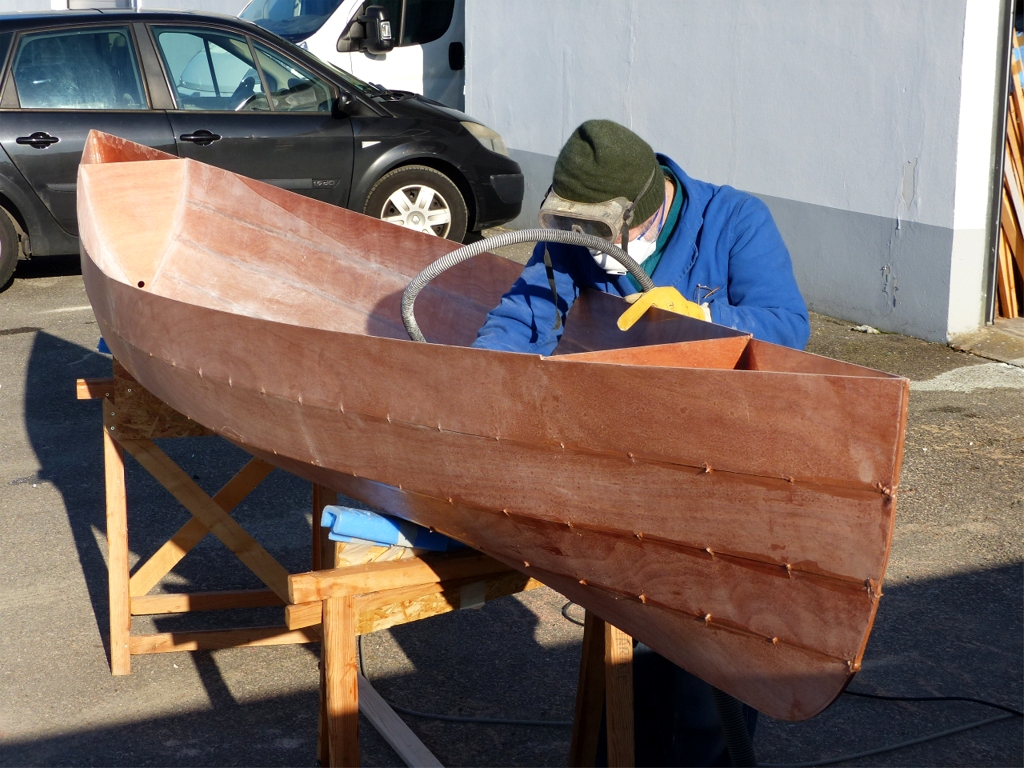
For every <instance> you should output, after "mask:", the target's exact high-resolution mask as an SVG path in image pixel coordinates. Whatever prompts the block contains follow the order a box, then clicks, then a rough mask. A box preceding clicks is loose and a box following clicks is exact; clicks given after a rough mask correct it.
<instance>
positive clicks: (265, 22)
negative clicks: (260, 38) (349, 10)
mask: <svg viewBox="0 0 1024 768" xmlns="http://www.w3.org/2000/svg"><path fill="white" fill-rule="evenodd" d="M339 5H341V0H252V2H251V3H249V4H248V5H247V6H246V7H245V10H243V11H242V12H241V13H240V14H239V16H240V17H241V18H243V19H247V20H248V21H251V22H253V23H254V24H258V25H260V26H261V27H263V28H264V29H269V30H270V31H271V32H273V33H274V34H276V35H280V36H281V37H283V38H284V39H285V40H290V41H292V42H294V43H297V42H299V41H301V40H305V39H306V38H307V37H309V36H310V35H312V34H313V33H314V32H316V31H317V30H318V29H320V27H322V26H323V25H324V22H325V21H327V19H328V18H330V16H331V14H332V13H334V11H335V10H337V8H338V6H339Z"/></svg>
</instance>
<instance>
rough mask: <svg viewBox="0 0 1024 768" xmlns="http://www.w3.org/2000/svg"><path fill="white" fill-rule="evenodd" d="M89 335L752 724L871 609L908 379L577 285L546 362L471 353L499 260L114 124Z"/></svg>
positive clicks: (814, 699) (170, 392) (847, 644)
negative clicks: (117, 132)
mask: <svg viewBox="0 0 1024 768" xmlns="http://www.w3.org/2000/svg"><path fill="white" fill-rule="evenodd" d="M78 193H79V198H78V199H79V211H78V215H79V225H80V228H81V238H82V270H83V275H84V278H85V284H86V288H87V290H88V293H89V297H90V300H91V301H92V304H93V308H94V310H95V313H96V317H97V320H98V322H99V326H100V329H101V331H102V334H103V337H104V338H105V339H106V340H107V343H108V344H109V345H110V347H111V349H112V350H113V352H114V354H115V356H116V357H117V359H118V360H119V361H120V362H121V363H123V364H124V366H125V367H126V368H127V369H128V370H129V371H130V372H131V374H132V375H133V376H135V377H136V378H137V379H138V380H139V381H140V382H141V383H142V384H143V385H144V386H145V387H146V388H147V389H149V390H151V391H152V392H153V393H154V394H156V395H157V396H158V397H160V398H161V399H162V400H164V401H166V402H167V403H168V404H170V405H171V406H173V407H174V408H176V409H177V410H179V411H181V412H182V413H185V414H187V415H188V416H190V417H192V418H193V419H195V420H196V421H198V422H200V423H202V424H204V425H206V426H207V427H209V428H211V429H213V430H215V431H216V432H218V433H219V434H221V435H223V436H224V437H226V438H228V439H229V440H231V441H233V442H234V443H236V444H238V445H239V446H242V447H243V448H245V450H247V451H250V452H251V453H253V454H256V455H258V456H261V457H264V458H266V459H267V460H269V461H271V462H273V463H275V464H277V465H279V466H281V467H284V468H285V469H288V470H290V471H292V472H295V473H296V474H298V475H301V476H303V477H306V478H309V479H310V480H313V481H315V482H318V483H322V484H324V485H327V486H331V487H333V488H335V489H337V490H338V491H340V492H341V493H343V494H347V495H349V496H351V497H355V498H357V499H361V500H363V501H366V502H368V503H371V504H374V505H377V506H379V507H381V508H383V509H385V510H387V511H389V512H391V513H395V514H398V515H400V516H403V517H406V518H408V519H409V520H412V521H414V522H417V523H420V524H422V525H426V526H430V527H433V528H435V529H436V530H438V531H441V532H442V533H445V534H447V535H449V536H452V537H454V538H456V539H459V540H461V541H463V542H466V543H467V544H469V545H471V546H473V547H476V548H477V549H480V550H482V551H484V552H486V553H488V554H490V555H492V556H494V557H495V558H497V559H499V560H502V561H504V562H506V563H508V564H509V565H511V566H514V567H516V568H518V569H520V570H522V571H524V572H526V573H528V574H529V575H531V576H533V577H535V578H537V579H540V580H541V581H543V582H545V583H546V584H548V585H550V586H551V587H553V588H555V589H556V590H558V591H559V592H561V593H563V594H564V595H566V596H567V597H569V598H570V599H572V600H574V601H576V602H577V603H580V604H582V605H584V606H586V607H587V608H589V609H591V610H593V611H595V612H596V613H597V614H598V615H599V616H601V617H602V618H604V619H606V620H607V621H610V622H612V623H613V624H615V625H617V626H619V627H620V628H622V629H623V630H625V631H626V632H628V633H630V634H632V635H633V636H634V637H636V638H639V639H640V640H642V641H643V642H645V643H647V644H648V645H650V646H651V647H653V648H655V649H656V650H658V651H659V652H660V653H662V654H664V655H665V656H667V657H669V658H670V659H672V660H673V661H675V662H676V663H678V664H680V665H681V666H683V667H685V668H686V669H688V670H690V671H692V672H693V673H695V674H697V675H699V676H701V677H703V678H705V679H706V680H708V681H709V682H711V683H713V684H714V685H716V686H718V687H720V688H722V689H723V690H725V691H727V692H729V693H731V694H733V695H734V696H736V697H738V698H740V699H742V700H743V701H746V702H748V703H749V704H751V705H753V706H754V707H756V708H757V709H759V710H761V711H762V712H765V713H766V714H768V715H771V716H773V717H778V718H783V719H788V720H799V719H803V718H807V717H810V716H812V715H814V714H816V713H817V712H819V711H821V710H822V709H823V708H824V707H826V706H827V705H828V704H829V703H830V702H831V701H832V700H833V699H834V698H835V697H836V696H837V695H838V694H839V693H840V692H841V691H842V690H843V688H844V686H845V685H846V684H847V683H848V682H849V680H850V678H851V677H852V675H853V674H854V673H855V672H857V670H858V669H859V667H860V664H861V658H862V656H863V653H864V648H865V645H866V643H867V640H868V636H869V634H870V631H871V625H872V622H873V620H874V617H875V611H876V609H877V607H878V600H879V597H880V596H881V586H882V578H883V576H884V574H885V566H886V561H887V558H888V554H889V546H890V540H891V536H892V529H893V515H894V511H895V498H896V486H897V481H898V477H899V469H900V461H901V456H902V448H903V435H904V430H905V423H906V414H907V396H908V383H907V381H906V380H905V379H900V378H896V377H893V376H889V375H886V374H882V373H879V372H876V371H872V370H868V369H865V368H860V367H857V366H854V365H849V364H846V363H841V362H837V361H834V360H829V359H825V358H821V357H816V356H814V355H809V354H805V353H801V352H796V351H793V350H789V349H785V348H782V347H777V346H774V345H771V344H766V343H763V342H759V341H757V340H753V339H751V338H750V337H749V336H747V335H744V334H741V333H738V332H736V331H733V330H730V329H727V328H722V327H719V326H714V325H711V324H709V323H701V322H698V321H694V320H690V319H688V318H684V317H680V316H676V315H670V314H667V313H662V312H660V311H658V310H652V311H650V312H649V313H648V315H646V316H645V318H644V319H643V320H641V321H640V322H639V323H637V325H635V326H634V327H633V328H632V329H631V330H630V331H628V332H625V333H623V332H621V331H619V330H618V329H617V328H616V327H615V318H616V316H617V315H618V314H619V313H620V312H621V311H622V309H623V307H624V305H623V303H622V301H621V300H620V299H618V298H614V297H610V296H606V295H602V294H597V293H591V294H586V293H585V294H584V295H583V296H582V297H581V299H580V300H579V301H578V302H577V303H576V305H575V306H574V308H573V310H572V315H571V316H570V318H569V322H568V323H567V332H566V335H565V337H564V339H563V341H562V343H561V345H560V346H559V348H558V350H556V354H555V355H553V356H551V357H548V358H542V357H538V356H536V355H527V354H510V353H502V352H490V351H482V350H476V349H471V348H468V347H467V345H468V344H470V343H471V342H472V340H473V339H474V337H475V332H476V329H477V328H478V327H479V326H480V325H481V323H482V322H483V320H484V317H485V315H486V313H487V311H488V310H489V309H490V308H491V307H493V306H494V305H495V304H496V303H497V301H498V299H499V297H500V296H501V294H502V293H503V292H504V291H505V290H506V288H507V287H508V286H509V285H510V284H511V283H512V281H513V280H514V278H515V277H516V274H517V272H518V270H519V269H520V267H519V266H518V265H516V264H513V263H511V262H508V261H506V260H503V259H501V258H498V257H495V256H492V255H489V254H485V255H483V256H480V257H478V258H476V259H473V260H471V261H469V262H466V263H463V264H461V265H459V266H458V267H456V268H454V269H452V270H450V271H449V272H447V273H445V274H444V275H443V276H442V277H440V278H439V279H437V280H436V281H434V283H432V284H431V285H430V286H429V287H428V288H427V289H426V290H425V291H424V292H423V293H422V294H421V295H420V298H419V300H418V302H417V315H418V319H419V321H420V325H421V327H422V328H423V330H424V332H425V334H426V336H427V338H428V340H430V341H433V342H435V343H432V344H421V343H414V342H411V341H409V340H408V338H407V337H406V335H405V330H404V328H403V326H402V324H401V319H400V309H399V304H400V298H401V294H402V291H403V289H404V288H405V286H406V285H407V283H408V282H409V281H410V279H411V278H412V277H413V276H414V275H415V274H417V273H418V272H419V271H420V270H421V269H423V268H424V267H425V266H426V265H427V264H429V263H430V262H432V261H433V260H434V259H436V258H438V257H439V256H440V255H442V254H444V253H446V252H448V251H450V250H451V249H452V248H453V245H452V244H451V243H449V242H446V241H443V240H438V239H435V238H432V237H429V236H426V235H420V234H417V233H413V232H410V231H408V230H404V229H400V228H398V227H395V226H392V225H389V224H384V223H381V222H378V221H376V220H373V219H369V218H366V217H364V216H360V215H358V214H355V213H352V212H350V211H345V210H340V209H338V208H334V207H331V206H329V205H326V204H322V203H319V202H316V201H313V200H310V199H307V198H303V197H300V196H297V195H295V194H292V193H289V192H286V191H282V190H280V189H276V188H274V187H271V186H267V185H265V184H262V183H259V182H256V181H252V180H250V179H246V178H243V177H240V176H237V175H235V174H232V173H229V172H226V171H223V170H219V169H216V168H213V167H210V166H206V165H203V164H200V163H196V162H194V161H191V160H179V159H177V158H174V157H172V156H169V155H163V154H161V153H159V152H155V151H153V150H149V149H146V148H144V147H140V146H138V145H134V144H131V143H129V142H126V141H122V140H120V139H115V138H114V137H110V136H105V135H102V134H93V135H92V136H91V137H90V140H89V143H88V145H87V148H86V151H85V155H84V158H83V161H82V166H81V169H80V172H79V181H78Z"/></svg>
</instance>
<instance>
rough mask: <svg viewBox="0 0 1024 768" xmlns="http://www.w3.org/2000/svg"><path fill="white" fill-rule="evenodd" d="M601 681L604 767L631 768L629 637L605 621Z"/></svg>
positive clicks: (631, 691) (630, 658) (631, 645)
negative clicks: (605, 736) (605, 734)
mask: <svg viewBox="0 0 1024 768" xmlns="http://www.w3.org/2000/svg"><path fill="white" fill-rule="evenodd" d="M604 681H605V723H606V725H607V731H608V766H609V768H626V767H627V766H633V765H635V764H636V760H635V758H634V740H633V638H632V637H630V636H629V635H627V634H626V633H625V632H623V631H622V630H621V629H618V628H616V627H614V626H612V625H611V624H609V623H608V622H605V625H604Z"/></svg>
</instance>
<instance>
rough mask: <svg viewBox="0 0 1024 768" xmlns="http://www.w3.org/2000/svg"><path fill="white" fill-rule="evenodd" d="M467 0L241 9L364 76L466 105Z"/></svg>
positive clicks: (271, 1)
mask: <svg viewBox="0 0 1024 768" xmlns="http://www.w3.org/2000/svg"><path fill="white" fill-rule="evenodd" d="M465 7H466V6H465V0H251V2H250V3H249V4H248V5H247V6H246V7H245V8H244V9H243V10H242V12H241V13H240V14H239V16H240V17H241V18H243V19H247V20H248V21H251V22H253V23H255V24H259V25H260V26H261V27H264V28H265V29H268V30H270V31H271V32H274V33H275V34H278V35H280V36H281V37H283V38H285V39H287V40H290V41H291V42H293V43H295V44H297V45H299V46H301V47H302V48H305V49H306V50H308V51H309V52H310V53H312V54H313V55H314V56H316V57H317V58H319V59H322V60H323V61H326V62H328V63H330V64H334V65H335V66H337V67H340V68H341V69H344V70H346V71H348V72H351V73H352V74H353V75H355V76H356V77H358V78H360V79H362V80H366V81H368V82H371V83H376V84H379V85H382V86H384V87H385V88H387V89H389V90H393V91H412V92H413V93H421V94H423V95H424V96H426V97H427V98H429V99H434V100H435V101H439V102H441V103H442V104H445V105H447V106H449V107H454V108H455V109H458V110H462V109H464V108H465V83H466V74H465V63H466V48H465V40H466V32H465V29H466V26H465V18H466V11H465ZM375 51H377V52H375Z"/></svg>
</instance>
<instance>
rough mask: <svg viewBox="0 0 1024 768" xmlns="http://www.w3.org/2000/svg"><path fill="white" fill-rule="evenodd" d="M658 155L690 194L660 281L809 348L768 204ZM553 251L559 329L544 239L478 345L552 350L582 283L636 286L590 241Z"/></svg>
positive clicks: (743, 323) (719, 313) (759, 331)
mask: <svg viewBox="0 0 1024 768" xmlns="http://www.w3.org/2000/svg"><path fill="white" fill-rule="evenodd" d="M658 160H659V162H661V164H662V165H665V166H668V167H669V168H671V169H672V172H673V173H674V174H675V175H676V178H677V179H678V180H679V181H680V183H681V184H682V186H683V188H684V190H685V191H686V200H685V201H684V203H683V210H682V212H681V214H680V216H679V220H678V221H677V222H676V226H675V230H674V231H673V232H672V234H671V236H670V237H669V240H668V242H667V243H666V244H665V247H664V251H663V254H662V257H661V261H660V262H659V263H658V266H657V268H656V269H655V270H654V274H653V276H652V278H653V280H654V283H655V285H674V286H675V287H676V288H677V289H678V290H679V292H680V293H681V294H682V295H683V296H684V297H685V298H687V299H689V300H690V301H695V302H697V303H698V304H702V303H704V302H705V301H706V302H707V303H708V306H709V307H710V309H711V319H712V321H713V322H715V323H718V324H719V325H727V326H729V327H730V328H736V329H738V330H741V331H746V332H748V333H751V334H753V335H754V338H757V339H761V340H763V341H770V342H772V343H774V344H782V345H784V346H787V347H793V348H794V349H803V348H804V347H805V346H806V345H807V339H808V338H809V337H810V333H811V329H810V324H809V323H808V320H807V306H806V305H805V304H804V300H803V297H802V296H801V295H800V290H799V289H798V288H797V285H796V280H795V279H794V277H793V265H792V263H791V262H790V260H789V251H788V250H786V244H785V243H784V242H782V236H781V235H780V234H779V230H778V229H777V228H776V226H775V222H774V221H773V220H772V215H771V213H770V212H769V211H768V207H767V206H766V205H765V204H764V203H762V202H761V201H760V200H758V199H757V198H756V197H754V196H752V195H749V194H747V193H746V192H740V191H739V190H736V189H733V188H732V187H717V186H715V185H714V184H708V183H707V182H703V181H697V180H696V179H691V178H690V177H689V176H687V175H686V174H685V173H683V170H682V169H681V168H680V167H679V166H678V165H676V164H675V163H674V162H673V161H672V160H670V159H668V158H667V157H665V156H664V155H658ZM548 251H549V254H550V256H551V263H552V266H553V267H554V274H555V285H556V287H557V289H558V312H559V313H560V314H561V315H562V322H561V323H558V326H559V327H558V328H557V329H556V328H555V324H556V323H555V306H554V303H553V301H552V294H551V286H550V283H549V282H548V275H547V270H546V269H545V267H544V243H538V244H537V247H536V248H535V249H534V251H533V256H532V257H531V258H530V260H529V262H527V264H526V267H524V268H523V273H522V275H521V276H520V277H519V279H518V280H516V282H515V284H514V285H513V286H512V287H511V288H510V289H509V291H508V293H506V294H505V296H504V297H503V298H502V300H501V303H500V304H499V305H498V306H497V307H495V308H494V309H492V310H491V312H490V314H489V315H488V316H487V321H486V322H485V323H484V325H483V327H482V328H481V329H480V331H479V333H478V334H477V340H476V341H475V342H474V344H473V346H475V347H480V348H483V349H496V350H504V351H507V352H532V353H536V354H541V355H549V354H551V352H552V351H553V350H554V349H555V347H556V346H557V345H558V341H559V339H560V338H561V336H562V328H563V327H564V323H565V316H566V315H567V314H568V312H569V309H570V308H571V307H572V303H573V301H575V300H576V297H577V296H579V292H580V288H581V287H582V286H586V287H590V288H597V289H598V290H600V291H604V292H605V293H610V294H613V295H616V296H627V295H629V294H631V293H635V292H636V289H635V288H633V286H632V285H631V284H630V282H629V279H628V278H627V277H626V276H625V275H623V276H621V277H616V276H615V275H609V274H608V273H606V272H605V271H604V270H602V269H601V268H600V267H598V266H597V264H596V263H595V262H594V259H593V258H591V256H590V253H589V252H588V251H587V250H586V249H585V248H582V247H580V246H574V245H560V244H557V243H550V244H548ZM712 291H713V292H712ZM709 294H710V295H709Z"/></svg>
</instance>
